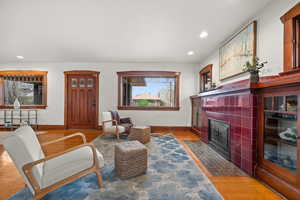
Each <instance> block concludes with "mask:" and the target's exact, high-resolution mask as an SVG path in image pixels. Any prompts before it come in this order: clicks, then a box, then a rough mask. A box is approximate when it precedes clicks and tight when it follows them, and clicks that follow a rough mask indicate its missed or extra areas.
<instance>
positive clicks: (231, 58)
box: [220, 21, 257, 80]
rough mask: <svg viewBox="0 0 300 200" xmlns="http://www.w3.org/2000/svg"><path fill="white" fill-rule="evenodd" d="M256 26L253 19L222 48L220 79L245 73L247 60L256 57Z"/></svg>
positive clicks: (252, 59) (251, 60) (250, 60)
mask: <svg viewBox="0 0 300 200" xmlns="http://www.w3.org/2000/svg"><path fill="white" fill-rule="evenodd" d="M256 28H257V22H256V21H253V22H251V23H250V24H248V25H247V26H246V27H245V28H243V29H242V30H241V31H240V32H239V33H237V34H236V35H234V36H233V37H232V38H231V39H230V40H229V41H227V42H226V43H225V44H224V45H223V46H222V47H221V48H220V80H224V79H227V78H231V77H233V76H236V75H239V74H242V73H244V72H243V67H244V65H245V64H246V62H247V61H249V62H251V63H252V62H253V61H254V59H255V57H256V34H257V33H256Z"/></svg>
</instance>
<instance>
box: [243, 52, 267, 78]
mask: <svg viewBox="0 0 300 200" xmlns="http://www.w3.org/2000/svg"><path fill="white" fill-rule="evenodd" d="M267 63H268V62H267V61H264V62H260V60H259V58H258V57H256V58H255V59H254V62H253V64H251V63H250V62H249V61H247V62H246V64H245V65H244V69H243V71H244V72H249V73H250V83H257V82H258V81H259V72H260V69H262V68H263V67H264V66H265V64H267Z"/></svg>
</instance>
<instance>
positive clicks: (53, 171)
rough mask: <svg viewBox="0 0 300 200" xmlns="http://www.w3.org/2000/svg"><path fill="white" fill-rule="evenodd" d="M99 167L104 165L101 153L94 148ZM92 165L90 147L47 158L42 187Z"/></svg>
mask: <svg viewBox="0 0 300 200" xmlns="http://www.w3.org/2000/svg"><path fill="white" fill-rule="evenodd" d="M96 152H97V156H98V161H99V165H100V167H103V166H104V160H103V156H102V154H101V153H100V152H99V151H98V150H96ZM92 165H93V152H92V149H91V148H90V147H82V148H79V149H76V150H74V151H71V152H68V153H65V154H63V155H61V156H58V157H55V158H53V159H51V160H48V161H46V162H45V164H44V175H43V177H42V188H45V187H47V186H50V185H52V184H54V183H56V182H58V181H61V180H64V179H66V178H68V177H70V176H72V175H75V174H77V173H79V172H81V171H83V170H85V169H88V168H90V167H92Z"/></svg>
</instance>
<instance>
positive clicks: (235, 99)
mask: <svg viewBox="0 0 300 200" xmlns="http://www.w3.org/2000/svg"><path fill="white" fill-rule="evenodd" d="M299 84H300V72H299V73H292V74H280V75H276V76H268V77H262V78H260V82H259V83H250V82H249V80H243V81H238V82H234V83H231V84H226V85H223V86H221V87H219V88H217V89H216V90H212V91H208V92H204V93H200V94H198V95H195V96H192V97H191V101H192V130H193V131H194V132H195V133H197V134H199V135H200V137H201V139H202V140H203V141H204V142H207V143H208V142H209V141H208V140H209V127H208V126H209V125H208V123H209V122H208V121H209V119H214V120H219V121H223V122H226V123H228V124H229V126H230V128H229V129H230V131H229V132H230V133H229V134H230V161H231V162H233V163H234V164H235V165H237V166H238V167H240V168H241V169H242V170H244V171H245V172H247V173H248V174H249V175H251V176H254V174H255V166H256V165H257V164H258V147H257V146H258V132H259V129H258V127H259V117H258V115H259V106H260V103H259V102H260V97H259V95H258V94H259V91H261V90H265V89H268V88H270V89H272V88H279V89H280V90H287V89H288V88H289V87H292V86H295V85H299Z"/></svg>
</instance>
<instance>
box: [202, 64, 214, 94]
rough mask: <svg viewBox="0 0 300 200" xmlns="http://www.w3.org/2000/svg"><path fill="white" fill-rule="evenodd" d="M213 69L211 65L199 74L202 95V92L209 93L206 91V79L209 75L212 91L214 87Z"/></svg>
mask: <svg viewBox="0 0 300 200" xmlns="http://www.w3.org/2000/svg"><path fill="white" fill-rule="evenodd" d="M212 68H213V65H212V64H209V65H207V66H205V67H204V68H203V69H202V70H201V71H200V72H199V81H200V93H201V92H207V91H205V90H204V81H205V79H204V77H205V76H206V75H207V74H209V75H208V78H210V89H211V87H212Z"/></svg>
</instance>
